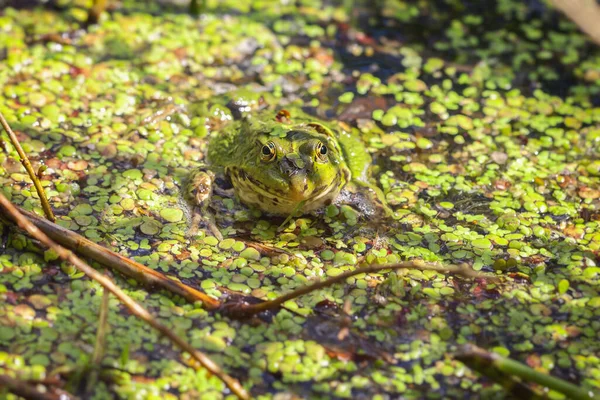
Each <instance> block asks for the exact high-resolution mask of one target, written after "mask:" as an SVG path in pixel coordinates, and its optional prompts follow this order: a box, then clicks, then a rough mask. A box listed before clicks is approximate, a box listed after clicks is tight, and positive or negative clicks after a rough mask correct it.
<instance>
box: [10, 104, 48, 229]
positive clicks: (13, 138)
mask: <svg viewBox="0 0 600 400" xmlns="http://www.w3.org/2000/svg"><path fill="white" fill-rule="evenodd" d="M0 125H2V127H3V128H4V130H5V131H6V134H7V135H8V137H9V139H10V142H11V143H12V145H13V146H14V147H15V149H17V153H19V158H20V161H21V164H23V166H24V167H25V169H26V170H27V173H28V174H29V178H31V180H32V181H33V185H34V186H35V190H36V192H37V194H38V196H40V202H41V203H42V208H43V209H44V214H46V218H48V219H49V220H50V221H52V222H54V221H56V218H55V217H54V213H53V212H52V208H51V207H50V203H48V198H47V197H46V192H44V188H43V187H42V183H41V182H40V180H39V179H38V177H37V175H36V173H35V171H34V170H33V167H32V166H31V163H30V162H29V158H27V154H25V151H23V148H22V147H21V144H20V143H19V139H18V138H17V135H15V133H14V132H13V130H12V129H11V128H10V125H8V122H6V119H4V115H2V113H1V112H0Z"/></svg>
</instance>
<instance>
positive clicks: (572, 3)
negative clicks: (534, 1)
mask: <svg viewBox="0 0 600 400" xmlns="http://www.w3.org/2000/svg"><path fill="white" fill-rule="evenodd" d="M552 4H554V6H555V7H557V8H558V9H560V10H561V11H562V12H564V13H565V14H566V15H567V17H569V18H570V19H571V20H572V21H573V22H575V23H576V24H577V25H578V26H579V28H580V29H581V30H582V31H584V32H585V33H587V34H588V36H589V37H590V38H592V40H593V41H594V42H596V44H598V45H600V25H599V24H598V22H599V21H600V5H598V2H597V1H596V0H552Z"/></svg>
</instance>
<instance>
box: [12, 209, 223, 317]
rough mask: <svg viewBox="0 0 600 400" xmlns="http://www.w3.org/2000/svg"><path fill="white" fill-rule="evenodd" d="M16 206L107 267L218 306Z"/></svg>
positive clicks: (44, 229) (60, 240)
mask: <svg viewBox="0 0 600 400" xmlns="http://www.w3.org/2000/svg"><path fill="white" fill-rule="evenodd" d="M17 208H18V210H19V212H20V213H21V214H24V215H25V216H26V217H27V219H29V221H31V222H32V223H33V224H34V225H35V226H36V227H37V228H38V229H39V230H41V231H42V232H44V233H45V234H46V235H48V236H49V237H50V238H51V239H52V240H54V241H55V242H57V243H59V244H60V245H62V246H64V247H66V248H68V249H70V250H71V251H75V252H77V253H78V254H80V255H82V256H85V257H89V258H91V259H92V260H94V261H97V262H99V263H100V264H102V265H104V266H105V267H107V268H110V269H112V270H115V271H117V272H119V273H121V274H123V275H125V276H128V277H130V278H133V279H135V280H136V281H137V282H139V283H141V284H142V285H144V286H146V287H149V288H153V287H160V288H162V289H166V290H168V291H170V292H172V293H174V294H177V295H179V296H181V297H183V298H185V299H186V300H188V301H190V302H195V301H200V302H202V304H203V306H204V308H206V309H207V310H214V309H216V308H218V307H219V306H220V302H219V301H218V300H216V299H214V298H212V297H210V296H209V295H207V294H206V293H202V292H200V291H199V290H196V289H194V288H192V287H190V286H187V285H185V284H183V283H181V282H179V281H176V280H173V279H169V278H168V277H166V276H165V275H163V274H161V273H160V272H158V271H155V270H153V269H150V268H148V267H146V266H145V265H142V264H140V263H138V262H135V261H133V260H131V259H129V258H127V257H124V256H122V255H120V254H118V253H115V252H114V251H111V250H108V249H107V248H105V247H102V246H100V245H99V244H97V243H94V242H92V241H91V240H88V239H86V238H84V237H83V236H81V235H78V234H77V233H75V232H73V231H70V230H68V229H66V228H63V227H62V226H60V225H58V224H55V223H52V222H49V221H47V220H45V219H44V218H40V217H39V216H38V215H37V214H34V213H32V212H30V211H27V210H24V209H22V208H20V207H17ZM6 217H8V218H10V215H8V214H7V215H6Z"/></svg>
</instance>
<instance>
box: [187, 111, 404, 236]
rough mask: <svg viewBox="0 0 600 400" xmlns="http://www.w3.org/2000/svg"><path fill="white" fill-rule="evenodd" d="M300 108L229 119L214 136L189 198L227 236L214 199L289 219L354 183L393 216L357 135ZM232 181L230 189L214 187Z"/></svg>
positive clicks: (194, 173)
mask: <svg viewBox="0 0 600 400" xmlns="http://www.w3.org/2000/svg"><path fill="white" fill-rule="evenodd" d="M347 128H348V127H347V126H345V127H344V126H343V125H340V124H338V126H335V124H332V123H330V122H326V121H324V120H321V119H319V118H316V117H313V116H310V115H308V114H305V113H304V112H302V111H300V110H294V111H293V116H292V113H291V112H290V111H287V110H280V111H279V112H276V111H273V110H260V111H256V112H254V113H250V114H247V115H245V116H244V118H242V119H240V120H233V121H229V122H228V123H227V124H225V126H224V127H222V128H221V129H219V130H218V132H216V133H215V134H212V135H211V137H210V138H209V141H208V145H207V151H206V155H205V160H206V161H205V162H204V163H203V164H201V165H200V166H198V167H197V168H195V169H194V170H193V171H191V173H190V174H189V177H188V180H187V183H186V184H185V187H184V197H185V199H186V200H187V202H188V203H189V204H191V205H192V206H193V207H194V210H195V212H194V215H195V217H196V218H194V221H196V222H198V220H201V221H203V222H204V223H205V224H206V225H207V226H208V228H209V229H210V231H211V232H212V233H213V234H214V235H215V236H217V237H218V238H222V235H221V233H220V231H219V229H218V227H217V226H216V224H215V220H214V216H213V215H212V213H211V211H210V202H211V199H212V197H213V194H214V193H217V194H219V195H221V196H225V197H232V196H236V197H237V198H238V199H239V200H240V201H241V203H243V204H245V205H247V206H250V207H253V208H256V209H258V210H260V211H261V212H262V213H265V214H268V215H274V216H283V217H287V219H286V221H284V223H283V224H282V226H283V225H284V224H285V222H287V221H288V220H289V219H290V218H291V217H293V216H295V215H297V214H307V213H310V212H312V211H315V210H319V209H323V208H324V207H327V206H329V205H330V204H333V203H334V202H335V201H336V199H337V198H338V196H339V195H340V193H341V191H342V189H343V188H345V187H346V186H347V185H348V184H349V183H351V182H352V183H354V184H356V185H357V186H359V187H363V188H366V189H367V190H368V191H369V192H370V193H372V194H373V195H374V196H373V198H375V199H376V202H377V203H378V204H379V205H381V207H382V208H383V210H384V212H385V214H387V215H388V216H393V211H392V210H391V209H390V207H389V206H388V205H387V203H386V201H385V196H384V194H383V192H382V190H381V189H380V188H379V187H378V186H377V185H375V184H374V183H372V182H371V179H370V167H371V164H372V159H371V156H370V154H369V153H368V152H367V151H366V149H365V147H364V145H363V143H362V142H361V140H360V138H359V137H357V135H356V134H354V133H353V132H352V129H347ZM217 181H225V182H228V183H229V185H227V186H229V188H225V189H224V188H222V187H221V186H219V185H216V184H215V183H216V182H217Z"/></svg>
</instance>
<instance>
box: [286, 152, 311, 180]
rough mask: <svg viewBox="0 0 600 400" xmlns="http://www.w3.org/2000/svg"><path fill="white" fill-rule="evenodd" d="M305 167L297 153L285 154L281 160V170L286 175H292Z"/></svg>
mask: <svg viewBox="0 0 600 400" xmlns="http://www.w3.org/2000/svg"><path fill="white" fill-rule="evenodd" d="M305 167H306V163H305V162H304V160H303V159H302V157H300V155H299V154H298V153H290V154H286V155H285V157H284V159H283V160H282V161H281V172H283V173H284V174H285V175H288V176H293V175H295V174H297V173H299V172H300V171H303V170H304V168H305Z"/></svg>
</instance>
